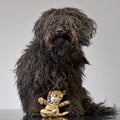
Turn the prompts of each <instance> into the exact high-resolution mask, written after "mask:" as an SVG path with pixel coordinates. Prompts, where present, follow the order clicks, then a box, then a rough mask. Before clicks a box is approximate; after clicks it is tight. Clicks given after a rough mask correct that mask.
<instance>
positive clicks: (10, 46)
mask: <svg viewBox="0 0 120 120" xmlns="http://www.w3.org/2000/svg"><path fill="white" fill-rule="evenodd" d="M65 6H69V7H76V8H79V9H82V10H83V11H84V12H85V13H86V14H87V15H88V16H89V17H91V18H93V19H94V20H95V21H96V22H97V25H98V30H97V34H96V36H95V37H94V38H93V40H92V41H93V44H92V45H91V46H90V47H89V48H84V49H85V52H86V56H87V58H88V59H89V61H90V63H91V66H86V71H85V73H86V76H87V77H86V78H85V80H84V86H85V87H86V88H87V89H88V90H89V91H90V93H91V96H92V97H93V99H94V101H96V102H101V101H104V100H105V99H106V105H110V106H112V105H113V104H116V105H117V106H118V107H120V102H119V101H120V93H119V90H120V88H119V86H120V81H119V80H120V54H119V51H120V0H99V1H98V0H43V1H42V0H0V109H20V108H21V104H20V100H19V97H18V95H17V90H16V85H15V80H16V79H15V74H14V73H13V71H12V70H13V69H14V65H15V63H16V61H17V59H18V58H19V57H20V55H21V53H22V50H23V49H24V48H25V45H27V44H28V43H29V42H30V41H31V40H32V38H33V33H32V28H33V25H34V23H35V21H36V20H37V18H38V17H39V16H40V15H41V12H42V11H45V10H47V9H49V8H58V7H65Z"/></svg>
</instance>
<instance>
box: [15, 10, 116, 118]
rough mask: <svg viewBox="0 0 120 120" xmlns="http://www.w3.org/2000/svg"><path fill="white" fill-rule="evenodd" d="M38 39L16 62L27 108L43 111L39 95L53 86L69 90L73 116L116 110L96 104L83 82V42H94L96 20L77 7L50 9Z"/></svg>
mask: <svg viewBox="0 0 120 120" xmlns="http://www.w3.org/2000/svg"><path fill="white" fill-rule="evenodd" d="M33 30H34V40H33V41H32V42H31V43H30V45H29V46H28V48H27V49H26V50H25V51H24V54H23V55H22V56H21V57H20V59H19V60H18V62H17V64H16V75H17V88H18V92H19V95H20V99H21V102H22V106H23V110H24V112H25V113H27V114H31V113H39V111H40V109H41V108H42V107H43V106H41V105H40V104H39V103H38V101H37V99H38V97H40V96H41V97H44V98H46V97H47V94H48V92H49V91H50V90H54V89H58V90H67V92H68V93H67V95H66V96H65V98H64V99H65V100H66V99H67V100H70V103H71V104H70V105H69V106H66V107H65V108H64V109H61V112H62V111H64V110H69V111H70V114H69V115H71V116H72V115H73V116H78V115H86V114H99V115H101V114H113V113H114V112H115V110H114V108H108V107H104V106H103V105H101V104H96V103H94V102H93V101H92V99H91V97H90V96H89V92H88V91H87V90H86V89H85V88H84V87H83V86H82V82H83V80H82V79H83V77H84V68H85V64H89V62H88V60H87V59H86V58H85V55H84V52H83V49H82V48H83V46H89V45H90V39H91V38H92V37H93V36H94V34H95V33H96V23H95V22H94V21H93V20H92V19H90V18H88V17H87V15H85V14H84V13H83V12H81V10H78V9H76V8H63V9H50V10H48V11H46V12H44V13H43V15H42V16H41V17H40V18H39V19H38V20H37V22H36V23H35V26H34V29H33Z"/></svg>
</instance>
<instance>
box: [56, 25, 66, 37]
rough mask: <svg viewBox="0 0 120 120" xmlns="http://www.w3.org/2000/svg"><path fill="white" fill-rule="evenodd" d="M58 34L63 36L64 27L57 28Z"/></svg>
mask: <svg viewBox="0 0 120 120" xmlns="http://www.w3.org/2000/svg"><path fill="white" fill-rule="evenodd" d="M55 32H56V34H58V35H61V34H63V33H64V30H63V27H61V26H58V27H57V28H56V31H55Z"/></svg>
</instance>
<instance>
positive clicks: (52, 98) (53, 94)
mask: <svg viewBox="0 0 120 120" xmlns="http://www.w3.org/2000/svg"><path fill="white" fill-rule="evenodd" d="M65 94H66V90H64V91H58V90H54V91H50V92H49V94H48V98H47V101H48V102H49V103H51V104H55V105H57V104H59V103H60V101H61V100H62V98H63V96H64V95H65Z"/></svg>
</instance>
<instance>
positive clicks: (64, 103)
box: [59, 100, 70, 107]
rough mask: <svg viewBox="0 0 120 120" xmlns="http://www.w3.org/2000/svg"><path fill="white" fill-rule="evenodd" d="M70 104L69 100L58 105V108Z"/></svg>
mask: <svg viewBox="0 0 120 120" xmlns="http://www.w3.org/2000/svg"><path fill="white" fill-rule="evenodd" d="M68 104H70V101H69V100H66V101H63V102H61V103H60V104H59V107H64V106H66V105H68Z"/></svg>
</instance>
